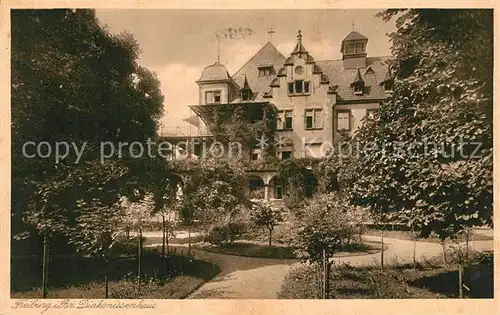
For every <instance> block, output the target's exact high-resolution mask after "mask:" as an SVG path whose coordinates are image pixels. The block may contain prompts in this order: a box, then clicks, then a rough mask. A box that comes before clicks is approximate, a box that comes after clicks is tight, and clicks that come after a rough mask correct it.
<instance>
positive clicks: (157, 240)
mask: <svg viewBox="0 0 500 315" xmlns="http://www.w3.org/2000/svg"><path fill="white" fill-rule="evenodd" d="M201 241H203V236H202V235H197V236H191V244H194V243H199V242H201ZM161 243H162V237H161V236H148V237H146V239H145V240H144V245H152V244H161ZM188 243H189V238H187V237H185V238H177V237H174V238H171V239H169V240H168V245H169V246H170V244H172V245H174V244H176V245H177V244H188Z"/></svg>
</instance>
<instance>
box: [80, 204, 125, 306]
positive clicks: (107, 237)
mask: <svg viewBox="0 0 500 315" xmlns="http://www.w3.org/2000/svg"><path fill="white" fill-rule="evenodd" d="M78 209H79V214H78V216H77V218H76V224H75V228H73V229H72V231H71V237H70V242H71V243H72V244H74V245H75V246H76V247H77V248H78V250H79V251H81V252H84V253H86V254H89V255H91V256H93V257H96V258H98V259H101V260H103V261H104V269H105V272H104V284H105V298H108V292H109V285H108V283H109V268H110V260H111V259H112V258H113V257H112V248H113V246H114V245H115V244H116V243H117V241H118V240H119V237H120V236H121V235H122V234H123V220H124V217H125V213H124V211H123V209H122V207H121V206H120V205H119V204H115V205H113V206H105V205H103V204H102V203H101V202H100V201H99V200H98V199H94V200H92V201H91V202H90V203H87V202H85V201H83V200H79V201H78Z"/></svg>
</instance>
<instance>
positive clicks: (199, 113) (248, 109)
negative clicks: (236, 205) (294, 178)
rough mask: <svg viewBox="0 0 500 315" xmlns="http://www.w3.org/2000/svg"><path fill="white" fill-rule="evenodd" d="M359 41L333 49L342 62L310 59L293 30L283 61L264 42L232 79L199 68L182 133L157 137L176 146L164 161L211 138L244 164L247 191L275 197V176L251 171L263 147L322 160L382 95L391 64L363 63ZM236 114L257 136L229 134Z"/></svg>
mask: <svg viewBox="0 0 500 315" xmlns="http://www.w3.org/2000/svg"><path fill="white" fill-rule="evenodd" d="M367 43H368V38H366V37H365V36H363V35H361V34H360V33H358V32H355V31H353V32H351V33H350V34H348V35H347V36H346V37H345V38H344V40H343V41H342V42H341V43H340V51H341V53H342V59H339V60H315V59H314V56H313V52H309V51H308V50H307V49H306V48H305V46H304V44H303V41H302V34H301V32H300V31H299V32H298V35H297V44H296V45H295V48H294V49H293V51H292V52H291V53H290V54H289V55H288V57H285V56H284V55H283V54H282V53H281V52H279V51H278V50H277V49H276V47H274V46H273V45H272V44H271V43H270V42H268V43H266V44H265V45H264V46H263V47H262V48H261V49H260V50H259V51H258V52H257V53H256V54H255V55H254V56H253V57H252V58H250V60H248V61H247V62H246V63H245V64H244V65H243V66H242V67H241V68H240V69H239V70H238V71H237V72H236V73H234V74H233V75H231V74H229V72H228V71H227V70H226V68H225V67H224V66H223V65H222V64H221V63H220V62H219V61H217V62H215V63H214V64H212V65H209V66H207V67H205V69H203V71H202V74H201V77H200V79H199V80H198V81H196V84H197V85H198V87H199V100H198V104H193V105H191V106H190V108H191V110H192V112H193V113H194V115H192V116H191V117H189V118H187V119H186V120H185V121H187V122H189V123H190V125H189V127H188V129H189V130H185V129H184V130H181V129H177V130H173V129H172V128H170V129H169V130H168V131H164V132H162V133H161V136H162V137H163V138H164V139H166V140H168V141H170V142H171V143H173V144H174V145H176V144H177V147H178V149H176V150H174V154H173V156H172V158H179V157H182V156H184V157H185V156H192V157H194V156H200V155H203V154H204V153H205V152H206V151H207V150H206V148H207V147H210V145H211V144H213V143H214V142H215V140H218V141H219V142H222V143H225V144H228V146H227V147H225V148H223V150H221V151H223V152H224V154H225V156H226V157H227V158H239V159H241V160H243V161H245V162H249V163H248V167H247V172H248V174H249V187H250V190H255V188H256V187H257V188H259V189H258V191H261V192H262V193H259V194H258V196H256V197H258V198H260V199H262V198H264V199H281V198H282V195H283V192H284V188H283V184H282V183H281V182H280V181H279V180H278V179H276V176H275V175H276V170H275V169H272V167H267V168H266V167H265V166H264V167H260V168H256V167H253V166H252V165H253V164H252V162H255V163H258V162H259V160H262V159H264V158H265V157H264V156H265V152H264V151H265V150H266V149H265V145H267V146H274V147H273V151H266V152H273V153H272V154H273V155H275V156H273V158H276V159H278V160H284V159H288V158H301V157H322V156H324V155H325V154H326V152H327V151H328V149H330V148H331V147H332V145H333V144H334V143H335V142H336V141H338V140H339V139H340V138H341V137H342V135H343V134H352V133H354V132H355V131H356V129H357V128H359V126H360V125H361V124H362V121H363V118H364V117H365V116H366V115H370V113H371V112H372V111H374V110H376V109H377V108H378V107H379V106H380V104H381V103H382V102H383V101H384V100H385V99H386V98H387V97H388V96H389V95H390V93H391V89H392V83H393V78H392V76H391V72H390V68H389V61H390V59H391V58H390V57H368V54H367ZM236 112H238V113H239V116H238V117H240V118H242V119H243V120H242V121H241V120H240V121H238V123H239V124H240V125H241V123H243V125H245V126H249V128H248V129H249V130H250V131H255V130H257V129H258V128H253V129H252V127H254V126H256V127H261V129H260V130H261V132H260V133H259V132H253V133H252V132H248V130H247V134H246V135H245V134H242V133H239V134H238V133H237V132H232V131H231V126H233V127H235V128H234V129H238V125H237V122H236V120H237V119H236V118H234V117H235V116H234V115H233V114H234V113H236ZM240 129H241V128H239V129H238V130H240ZM264 130H267V131H268V132H267V133H266V132H264ZM270 134H272V137H269V136H270ZM221 136H222V137H221ZM266 137H268V138H269V139H266ZM232 142H237V143H239V144H241V145H240V146H239V147H238V148H237V151H238V154H232V153H233V152H234V150H233V147H232V146H230V145H229V144H230V143H232ZM266 158H269V156H267V157H266ZM313 190H314V189H313ZM308 194H311V192H308Z"/></svg>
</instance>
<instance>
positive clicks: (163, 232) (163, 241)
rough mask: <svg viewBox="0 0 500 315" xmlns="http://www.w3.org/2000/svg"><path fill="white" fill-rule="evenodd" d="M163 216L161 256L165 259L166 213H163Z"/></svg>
mask: <svg viewBox="0 0 500 315" xmlns="http://www.w3.org/2000/svg"><path fill="white" fill-rule="evenodd" d="M161 218H162V222H161V223H162V230H161V232H162V239H161V257H162V258H163V259H165V229H166V224H165V214H162V216H161Z"/></svg>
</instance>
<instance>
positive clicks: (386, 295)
mask: <svg viewBox="0 0 500 315" xmlns="http://www.w3.org/2000/svg"><path fill="white" fill-rule="evenodd" d="M485 256H486V257H488V258H487V259H485V260H482V261H478V260H476V261H475V262H472V263H470V264H468V265H467V266H466V268H465V270H464V283H465V284H466V285H467V286H468V287H469V288H470V291H467V290H464V294H465V297H468V298H492V297H493V254H492V253H490V254H486V255H485ZM485 256H483V257H485ZM279 297H280V298H284V299H315V298H319V296H318V290H317V280H316V270H315V268H313V267H312V266H302V267H298V268H296V269H294V270H292V271H291V272H290V273H289V274H288V275H287V277H286V279H285V282H284V284H283V286H282V289H281V292H280V294H279ZM329 297H330V298H333V299H404V298H406V299H410V298H419V299H428V298H457V297H458V268H457V265H456V264H453V265H451V264H450V265H449V266H448V267H443V266H429V265H426V266H421V265H420V266H418V268H417V269H415V270H414V269H413V268H411V267H410V266H404V265H403V266H401V265H396V266H389V267H387V268H386V269H384V270H381V269H380V268H379V267H377V266H366V267H359V268H355V267H351V266H348V265H342V266H336V267H335V268H334V269H333V271H332V274H331V277H330V291H329Z"/></svg>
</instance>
